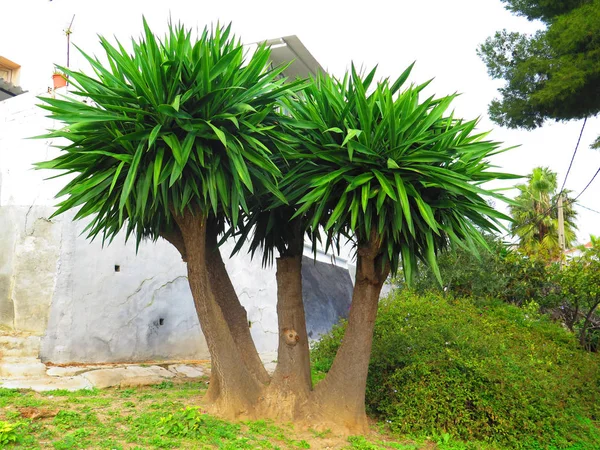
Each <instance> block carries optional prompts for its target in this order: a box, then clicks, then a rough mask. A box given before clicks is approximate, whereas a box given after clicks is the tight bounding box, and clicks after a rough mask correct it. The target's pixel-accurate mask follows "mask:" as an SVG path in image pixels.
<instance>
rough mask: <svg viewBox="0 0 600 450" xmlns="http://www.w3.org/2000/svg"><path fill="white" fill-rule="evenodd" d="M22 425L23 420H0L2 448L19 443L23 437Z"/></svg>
mask: <svg viewBox="0 0 600 450" xmlns="http://www.w3.org/2000/svg"><path fill="white" fill-rule="evenodd" d="M22 426H23V423H21V422H15V423H11V422H4V421H2V420H0V448H4V447H7V446H8V445H9V444H15V443H17V442H18V441H19V440H20V438H21V434H20V433H19V431H20V428H21V427H22Z"/></svg>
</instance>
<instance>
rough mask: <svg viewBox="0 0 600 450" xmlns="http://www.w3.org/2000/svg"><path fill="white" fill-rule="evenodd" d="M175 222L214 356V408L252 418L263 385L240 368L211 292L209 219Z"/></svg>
mask: <svg viewBox="0 0 600 450" xmlns="http://www.w3.org/2000/svg"><path fill="white" fill-rule="evenodd" d="M175 219H176V221H177V224H178V226H179V229H180V230H181V235H182V237H183V241H184V244H185V251H186V256H187V269H188V281H189V284H190V288H191V291H192V296H193V298H194V305H195V307H196V312H197V314H198V318H199V319H200V326H201V327H202V331H203V333H204V336H205V338H206V343H207V344H208V349H209V351H210V355H211V362H212V367H211V373H212V378H211V386H210V388H209V392H208V393H207V398H208V399H209V400H210V401H212V402H213V404H212V405H210V406H211V407H212V408H213V409H214V410H215V412H217V413H219V414H220V415H222V416H224V417H227V418H234V417H240V416H241V417H249V416H252V415H253V413H254V407H255V405H256V402H257V399H258V397H259V396H260V394H261V392H262V384H261V383H260V382H259V381H258V380H257V379H256V377H254V375H253V374H252V373H251V372H250V371H249V369H248V368H247V367H246V365H245V364H240V361H243V358H242V355H241V352H240V350H239V349H238V347H237V345H236V344H235V341H234V339H233V337H232V335H231V332H230V331H229V326H228V323H227V321H226V319H225V316H224V314H223V312H222V311H221V308H220V307H219V304H218V302H217V300H216V298H215V295H214V291H213V290H212V289H211V286H210V280H209V275H208V270H207V267H206V217H203V216H202V215H199V214H198V215H193V214H192V213H190V212H187V211H186V212H185V213H184V214H183V215H182V216H176V217H175Z"/></svg>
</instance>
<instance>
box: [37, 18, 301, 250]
mask: <svg viewBox="0 0 600 450" xmlns="http://www.w3.org/2000/svg"><path fill="white" fill-rule="evenodd" d="M100 39H101V44H102V47H103V49H104V51H105V53H106V59H107V60H108V65H107V67H105V65H103V64H102V63H101V62H100V60H99V59H98V58H94V57H91V56H89V55H87V54H85V53H84V52H83V51H82V54H83V55H84V56H85V58H86V59H87V61H88V62H89V63H90V65H91V67H92V68H93V71H94V74H95V77H91V76H88V75H86V74H84V73H83V72H77V71H72V70H69V69H66V68H61V69H62V70H64V71H65V73H66V74H68V75H69V79H70V82H71V86H72V87H73V91H72V96H69V97H66V98H61V99H58V98H56V99H55V98H47V97H44V98H42V100H43V101H44V103H45V104H43V105H40V106H41V107H42V108H44V109H46V110H48V111H50V113H51V117H52V118H54V119H57V120H60V121H61V122H63V123H64V127H63V128H61V129H59V130H54V131H51V132H50V133H49V134H47V135H45V136H41V137H44V138H63V139H65V140H67V141H68V142H69V143H68V145H64V146H62V147H60V148H61V149H62V150H63V152H62V153H61V155H60V156H58V157H57V158H55V159H53V160H51V161H46V162H43V163H39V164H37V167H38V168H43V169H58V170H62V171H63V173H61V175H59V176H63V175H70V174H75V177H74V178H72V180H71V181H70V182H69V183H68V184H67V185H66V186H65V187H64V188H63V189H62V190H61V191H60V192H59V194H58V196H63V195H67V196H68V197H67V199H66V200H63V201H62V202H61V203H60V204H59V208H58V210H57V211H56V213H55V214H61V213H63V212H65V211H67V210H69V209H72V208H75V207H80V209H79V210H78V212H77V214H76V216H75V218H76V219H81V218H84V217H88V216H92V219H91V222H90V223H89V226H88V228H87V230H88V231H89V236H90V237H95V236H97V235H99V234H100V235H102V236H103V237H104V238H105V239H106V238H108V239H112V238H114V236H115V235H116V233H117V232H118V231H119V230H120V229H121V228H122V227H123V226H125V227H126V230H127V236H129V235H131V234H135V236H136V239H137V240H138V243H139V241H140V239H141V238H142V237H151V238H154V239H156V238H157V237H158V236H159V235H160V234H161V232H164V231H168V230H169V229H170V228H171V227H172V214H173V213H174V212H179V213H181V212H182V211H183V210H184V209H186V208H189V209H191V210H194V211H198V212H202V213H203V214H209V213H212V214H214V215H216V216H224V217H229V218H231V220H233V221H234V222H235V221H237V216H238V214H239V211H240V209H243V210H244V209H245V210H247V208H248V207H247V203H248V198H249V197H252V196H253V195H254V193H255V191H256V190H257V189H258V190H260V189H264V190H267V191H269V192H271V193H272V194H273V195H275V196H280V197H281V194H280V193H279V190H278V189H277V187H276V180H277V178H278V177H279V176H280V173H279V169H278V168H277V167H276V166H275V164H274V163H273V162H272V161H271V159H270V157H271V153H272V148H270V147H271V146H272V142H273V138H272V136H268V130H270V129H272V128H273V127H274V121H275V120H276V117H277V116H276V114H275V109H276V105H277V102H278V99H279V98H280V97H281V96H283V95H285V94H286V93H287V92H289V91H290V90H293V89H294V88H297V87H298V83H291V84H287V85H286V84H284V81H285V80H284V79H283V78H282V77H281V74H282V72H283V71H284V69H285V66H281V67H277V68H272V67H271V66H270V63H269V55H270V51H269V49H268V48H266V46H264V45H261V46H259V48H258V49H257V50H256V51H255V52H254V53H253V54H252V55H250V56H249V55H247V54H245V49H244V47H243V45H242V44H241V42H240V41H239V40H238V39H236V38H235V37H234V36H233V35H232V34H231V30H230V26H227V27H222V26H218V25H217V27H216V28H214V29H212V30H210V31H209V30H208V29H205V30H204V31H203V32H202V34H201V35H200V36H199V37H198V38H197V40H196V41H195V42H194V41H193V39H192V37H191V31H189V30H185V29H184V28H183V26H181V25H179V26H173V25H171V26H170V27H169V32H168V34H167V35H166V36H165V38H164V39H163V40H159V39H157V38H156V37H155V35H154V34H153V33H152V32H151V30H150V28H149V27H148V25H147V23H146V22H145V21H144V35H143V36H142V37H141V38H140V39H139V40H138V41H136V40H133V41H132V42H131V46H132V52H129V51H128V50H127V49H126V48H125V47H124V46H123V45H121V44H120V43H117V45H116V46H114V45H112V44H111V43H109V42H108V41H107V40H106V39H105V38H102V37H101V38H100Z"/></svg>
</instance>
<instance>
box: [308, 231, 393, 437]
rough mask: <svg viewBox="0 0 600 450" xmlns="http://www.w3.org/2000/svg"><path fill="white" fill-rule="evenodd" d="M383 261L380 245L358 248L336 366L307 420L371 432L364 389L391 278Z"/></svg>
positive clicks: (317, 393) (316, 393)
mask: <svg viewBox="0 0 600 450" xmlns="http://www.w3.org/2000/svg"><path fill="white" fill-rule="evenodd" d="M381 259H382V258H381V255H379V245H378V243H377V241H375V242H370V243H369V245H366V246H361V247H359V250H358V259H357V266H356V281H355V284H354V292H353V294H352V305H351V307H350V315H349V317H348V326H347V328H346V332H345V334H344V338H343V340H342V344H341V346H340V348H339V349H338V352H337V354H336V356H335V359H334V361H333V365H332V366H331V369H330V370H329V373H328V374H327V376H326V377H325V379H324V380H323V381H322V382H321V383H319V384H318V385H317V386H316V388H315V390H314V392H313V396H312V399H311V400H312V402H311V403H312V404H311V405H310V406H309V408H310V410H309V413H308V416H309V417H314V419H319V420H320V421H321V422H322V425H321V426H324V427H325V428H331V427H336V428H340V427H341V428H343V429H347V430H350V431H354V432H363V431H366V430H367V429H368V423H367V415H366V412H365V389H366V385H367V374H368V371H369V359H370V355H371V345H372V342H373V329H374V327H375V318H376V316H377V307H378V303H379V294H380V293H381V288H382V287H383V283H384V282H385V279H386V278H387V275H388V274H389V267H388V266H387V265H386V266H383V265H382V261H381ZM309 417H307V418H309Z"/></svg>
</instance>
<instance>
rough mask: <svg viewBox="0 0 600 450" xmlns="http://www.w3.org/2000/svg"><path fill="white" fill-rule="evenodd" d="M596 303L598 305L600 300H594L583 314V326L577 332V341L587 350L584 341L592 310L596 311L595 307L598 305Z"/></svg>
mask: <svg viewBox="0 0 600 450" xmlns="http://www.w3.org/2000/svg"><path fill="white" fill-rule="evenodd" d="M598 305H600V301H598V302H596V303H595V304H594V305H593V306H592V308H591V309H590V310H589V311H588V313H587V314H586V316H585V320H584V322H583V326H582V327H581V331H580V332H579V343H580V344H581V346H582V347H583V348H584V349H586V350H589V348H588V345H587V342H586V336H585V334H586V332H587V329H588V327H589V326H590V320H591V318H592V314H594V311H596V308H597V307H598Z"/></svg>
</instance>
